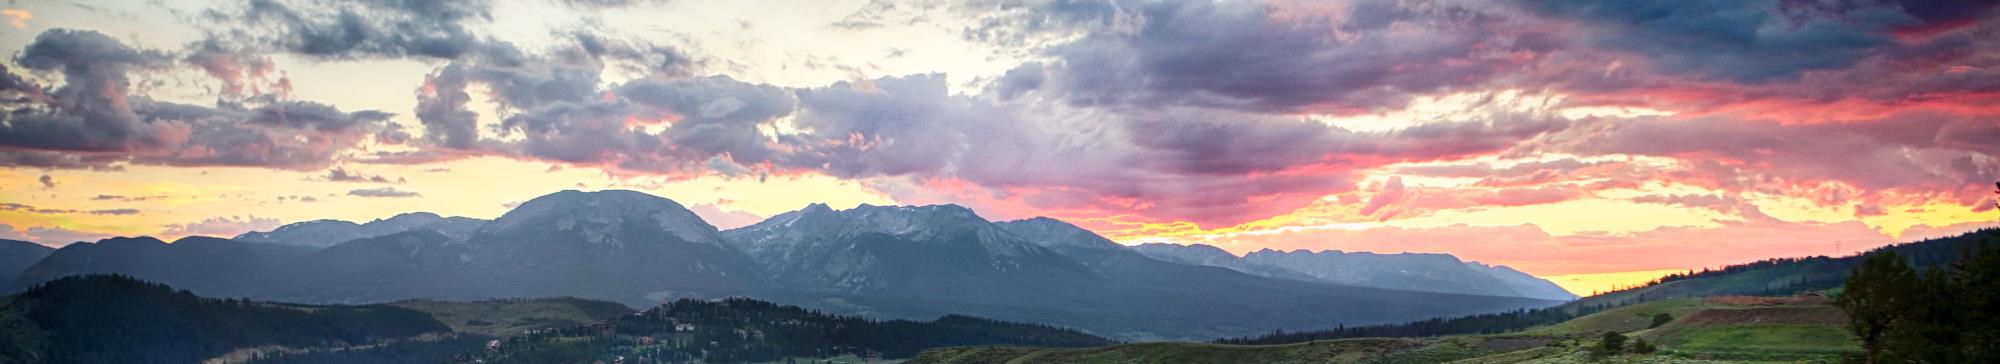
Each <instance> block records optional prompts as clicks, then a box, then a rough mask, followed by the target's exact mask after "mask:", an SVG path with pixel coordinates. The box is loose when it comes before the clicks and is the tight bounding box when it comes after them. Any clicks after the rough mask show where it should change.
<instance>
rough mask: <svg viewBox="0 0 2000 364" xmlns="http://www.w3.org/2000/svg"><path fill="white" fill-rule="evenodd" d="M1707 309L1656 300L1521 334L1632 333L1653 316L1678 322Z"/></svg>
mask: <svg viewBox="0 0 2000 364" xmlns="http://www.w3.org/2000/svg"><path fill="white" fill-rule="evenodd" d="M1708 308H1711V307H1709V306H1707V305H1703V304H1702V302H1701V299H1699V298H1676V299H1669V300H1659V301H1653V302H1647V303H1641V304H1636V305H1631V306H1625V307H1619V308H1613V309H1609V310H1604V312H1598V313H1595V314H1591V315H1588V316H1584V317H1578V318H1575V319H1571V320H1569V321H1564V322H1563V323H1559V324H1555V325H1549V326H1542V327H1537V328H1533V329H1528V330H1527V331H1524V332H1525V333H1528V334H1545V335H1582V334H1593V333H1604V332H1610V331H1616V332H1621V333H1624V332H1633V331H1639V330H1645V329H1647V328H1649V327H1651V326H1652V324H1653V316H1655V315H1659V314H1662V313H1664V314H1668V315H1672V316H1673V317H1675V318H1680V317H1687V316H1688V315H1690V314H1693V313H1694V312H1696V311H1701V310H1704V309H1708Z"/></svg>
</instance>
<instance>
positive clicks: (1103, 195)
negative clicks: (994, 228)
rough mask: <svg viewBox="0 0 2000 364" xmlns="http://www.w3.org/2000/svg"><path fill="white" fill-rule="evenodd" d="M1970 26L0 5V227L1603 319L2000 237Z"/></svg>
mask: <svg viewBox="0 0 2000 364" xmlns="http://www.w3.org/2000/svg"><path fill="white" fill-rule="evenodd" d="M1993 4H1994V3H1992V2H1979V1H1962V2H1961V1H1868V0H1851V1H1850V0H1842V1H1812V0H1784V1H1775V0H1768V1H1758V0H1749V1H1744V0H1713V1H1711V0H1687V1H1667V2H1611V1H1602V2H1600V1H1553V0H1549V1H1537V0H1503V1H1488V0H1478V1H1420V0H1401V1H1200V0H1185V1H1171V0H1169V1H1096V0H1046V1H1044V0H974V1H867V0H841V1H818V0H815V1H769V2H744V1H699V0H663V1H649V0H522V1H450V0H357V1H330V0H328V1H314V0H253V1H215V2H202V1H174V0H165V1H162V0H143V1H142V0H134V1H123V0H92V1H39V0H13V1H9V2H5V3H0V22H4V23H5V24H0V49H5V52H6V53H5V56H4V60H0V66H4V69H0V71H4V72H0V73H3V74H0V109H4V110H5V111H6V112H5V113H4V114H0V181H6V183H4V184H0V238H7V239H18V240H28V241H34V242H38V243H42V244H46V245H51V246H61V245H65V244H69V243H72V242H76V241H92V240H95V239H100V238H104V237H109V236H130V235H151V236H159V237H165V238H175V237H180V236H189V235H210V236H233V235H235V234H239V233H242V232H245V231H250V230H264V229H270V228H274V227H276V226H279V225H281V224H285V223H291V222H299V221H306V220H313V219H341V220H350V221H368V220H371V219H377V218H384V217H387V216H391V215H394V214H396V213H401V212H412V211H429V212H436V213H439V214H444V215H458V216H468V217H476V218H494V217H497V216H499V215H500V214H502V213H505V212H506V211H507V209H508V208H509V207H511V206H512V205H514V204H517V203H519V202H521V201H525V200H527V199H531V198H534V197H536V196H539V195H543V194H547V193H551V192H554V191H559V190H564V189H580V190H600V189H631V190H638V191H643V192H647V193H651V194H655V195H660V196H665V197H668V198H672V199H674V200H676V201H678V202H680V203H682V204H684V205H686V206H689V207H690V208H691V209H693V210H695V211H696V213H698V214H700V215H701V216H703V217H704V218H706V219H708V220H709V221H710V222H711V223H712V224H715V225H717V226H720V227H723V228H730V227H736V226H742V225H747V224H749V223H752V222H755V221H757V220H758V219H761V218H763V217H768V216H771V215H775V214H778V213H782V212H785V211H790V210H796V209H799V208H802V207H804V206H805V205H806V204H808V203H827V204H830V205H832V206H834V207H836V208H844V207H851V206H855V205H859V204H864V203H865V204H876V205H883V204H943V203H952V204H959V205H964V206H967V207H970V208H973V209H974V210H976V211H978V213H979V214H980V215H982V216H983V217H986V218H988V219H993V220H1006V219H1019V218H1027V217H1033V216H1049V217H1054V218H1058V219H1062V220H1065V221H1069V222H1071V223H1074V224H1077V225H1080V226H1083V227H1086V228H1089V229H1092V230H1095V231H1097V232H1099V233H1100V234H1103V235H1105V236H1106V237H1109V238H1112V239H1114V240H1116V241H1119V242H1121V243H1126V244H1139V243H1182V244H1193V243H1201V244H1210V245H1215V246H1217V247H1221V248H1223V249H1225V250H1229V251H1232V252H1235V253H1238V254H1242V253H1246V252H1250V251H1256V250H1260V249H1278V250H1293V249H1308V250H1325V249H1334V250H1343V251H1373V252H1382V253H1395V252H1440V253H1450V254H1454V255H1457V256H1458V257H1460V258H1462V259H1466V260H1474V261H1480V262H1485V263H1491V264H1504V265H1508V266H1511V267H1514V268H1517V269H1520V270H1522V271H1525V272H1528V273H1531V274H1535V275H1538V276H1542V277H1546V278H1551V279H1552V280H1555V281H1557V282H1558V283H1560V284H1562V285H1563V286H1564V287H1566V288H1569V289H1570V290H1572V291H1575V292H1578V293H1589V292H1594V291H1601V290H1607V289H1609V288H1611V287H1616V286H1621V285H1631V284H1636V283H1638V282H1643V281H1645V280H1648V279H1651V278H1653V277H1657V276H1658V275H1659V274H1660V273H1662V272H1670V271H1677V270H1687V269H1698V268H1701V267H1714V266H1721V265H1725V264H1731V263H1741V262H1747V261H1752V260H1757V259H1762V258H1769V257H1789V256H1804V255H1839V254H1850V253H1854V252H1858V251H1862V250H1865V249H1869V248H1873V247H1878V246H1882V245H1885V244H1890V243H1894V242H1898V241H1908V240H1915V239H1920V238H1924V237H1935V236H1945V235H1952V234H1956V233H1959V232H1963V231H1967V230H1971V229H1975V228H1978V227H1986V226H1993V225H1995V224H1996V219H2000V212H1995V211H1994V207H1995V204H1996V201H1995V200H1994V192H1993V188H1994V181H1996V180H2000V159H1996V158H2000V106H1993V105H2000V11H1996V10H1995V6H1994V5H1993Z"/></svg>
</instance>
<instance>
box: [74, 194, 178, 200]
mask: <svg viewBox="0 0 2000 364" xmlns="http://www.w3.org/2000/svg"><path fill="white" fill-rule="evenodd" d="M164 198H167V196H166V195H150V196H124V195H97V196H96V197H91V198H90V200H91V201H149V200H158V199H164Z"/></svg>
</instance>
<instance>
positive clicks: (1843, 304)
mask: <svg viewBox="0 0 2000 364" xmlns="http://www.w3.org/2000/svg"><path fill="white" fill-rule="evenodd" d="M1917 284H1918V282H1917V274H1916V271H1915V270H1912V269H1911V268H1910V265H1909V264H1908V263H1906V262H1904V261H1903V257H1902V256H1901V255H1898V254H1896V251H1894V250H1886V251H1883V252H1881V253H1877V254H1874V255H1870V256H1868V258H1867V259H1865V260H1863V261H1862V262H1861V266H1860V267H1855V269H1854V275H1852V276H1848V277H1847V288H1846V290H1844V291H1842V292H1841V294H1840V297H1839V298H1836V299H1835V300H1834V305H1836V306H1840V308H1841V309H1843V310H1846V311H1847V315H1848V318H1849V320H1848V323H1847V329H1848V331H1852V332H1853V333H1854V336H1857V337H1860V338H1861V347H1862V349H1864V350H1866V351H1867V355H1868V362H1869V363H1874V362H1875V359H1876V357H1878V356H1880V354H1881V352H1882V349H1883V344H1885V340H1884V339H1886V338H1887V334H1888V333H1889V330H1890V328H1891V327H1893V326H1895V325H1896V324H1899V323H1900V322H1901V321H1902V320H1903V318H1904V316H1905V315H1904V314H1905V310H1906V309H1907V306H1908V305H1910V304H1913V302H1910V301H1911V298H1912V297H1911V296H1912V292H1911V289H1912V288H1913V287H1915V286H1916V285H1917Z"/></svg>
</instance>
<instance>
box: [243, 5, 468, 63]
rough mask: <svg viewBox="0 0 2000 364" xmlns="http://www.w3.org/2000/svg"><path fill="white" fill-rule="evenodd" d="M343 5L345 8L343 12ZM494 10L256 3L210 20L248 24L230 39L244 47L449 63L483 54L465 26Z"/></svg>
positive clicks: (347, 57)
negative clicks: (247, 27)
mask: <svg viewBox="0 0 2000 364" xmlns="http://www.w3.org/2000/svg"><path fill="white" fill-rule="evenodd" d="M343 4H344V5H347V6H339V5H343ZM327 5H332V6H327ZM490 5H491V4H490V3H488V2H486V1H477V0H466V1H454V0H443V1H397V0H368V1H356V2H347V3H330V4H319V3H312V2H307V4H306V5H304V6H300V5H298V4H294V3H291V2H284V1H276V0H252V1H250V2H249V4H248V5H247V9H245V10H244V11H243V13H242V14H240V15H235V14H229V15H225V14H223V13H220V12H212V13H211V14H210V16H209V17H210V18H211V19H214V20H225V21H228V20H237V19H241V20H243V21H244V22H246V23H248V24H249V25H250V26H251V28H250V29H238V30H236V31H235V32H233V33H230V34H228V35H229V36H231V37H234V38H237V39H239V40H241V41H243V42H250V43H254V44H259V45H264V46H269V47H275V48H279V49H284V50H286V51H290V52H292V53H297V54H303V55H308V56H314V57H321V58H332V59H354V58H402V57H413V56H421V57H432V58H445V59H451V58H458V57H461V56H464V55H466V54H468V53H471V52H475V51H479V50H481V48H483V45H482V44H483V43H484V42H487V40H486V39H484V38H483V37H480V36H477V35H474V34H473V33H472V32H471V31H469V30H467V27H466V26H465V24H463V23H462V22H463V21H465V20H470V19H486V18H490V14H489V13H488V11H489V10H488V9H489V8H490ZM238 16H240V18H237V17H238Z"/></svg>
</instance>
